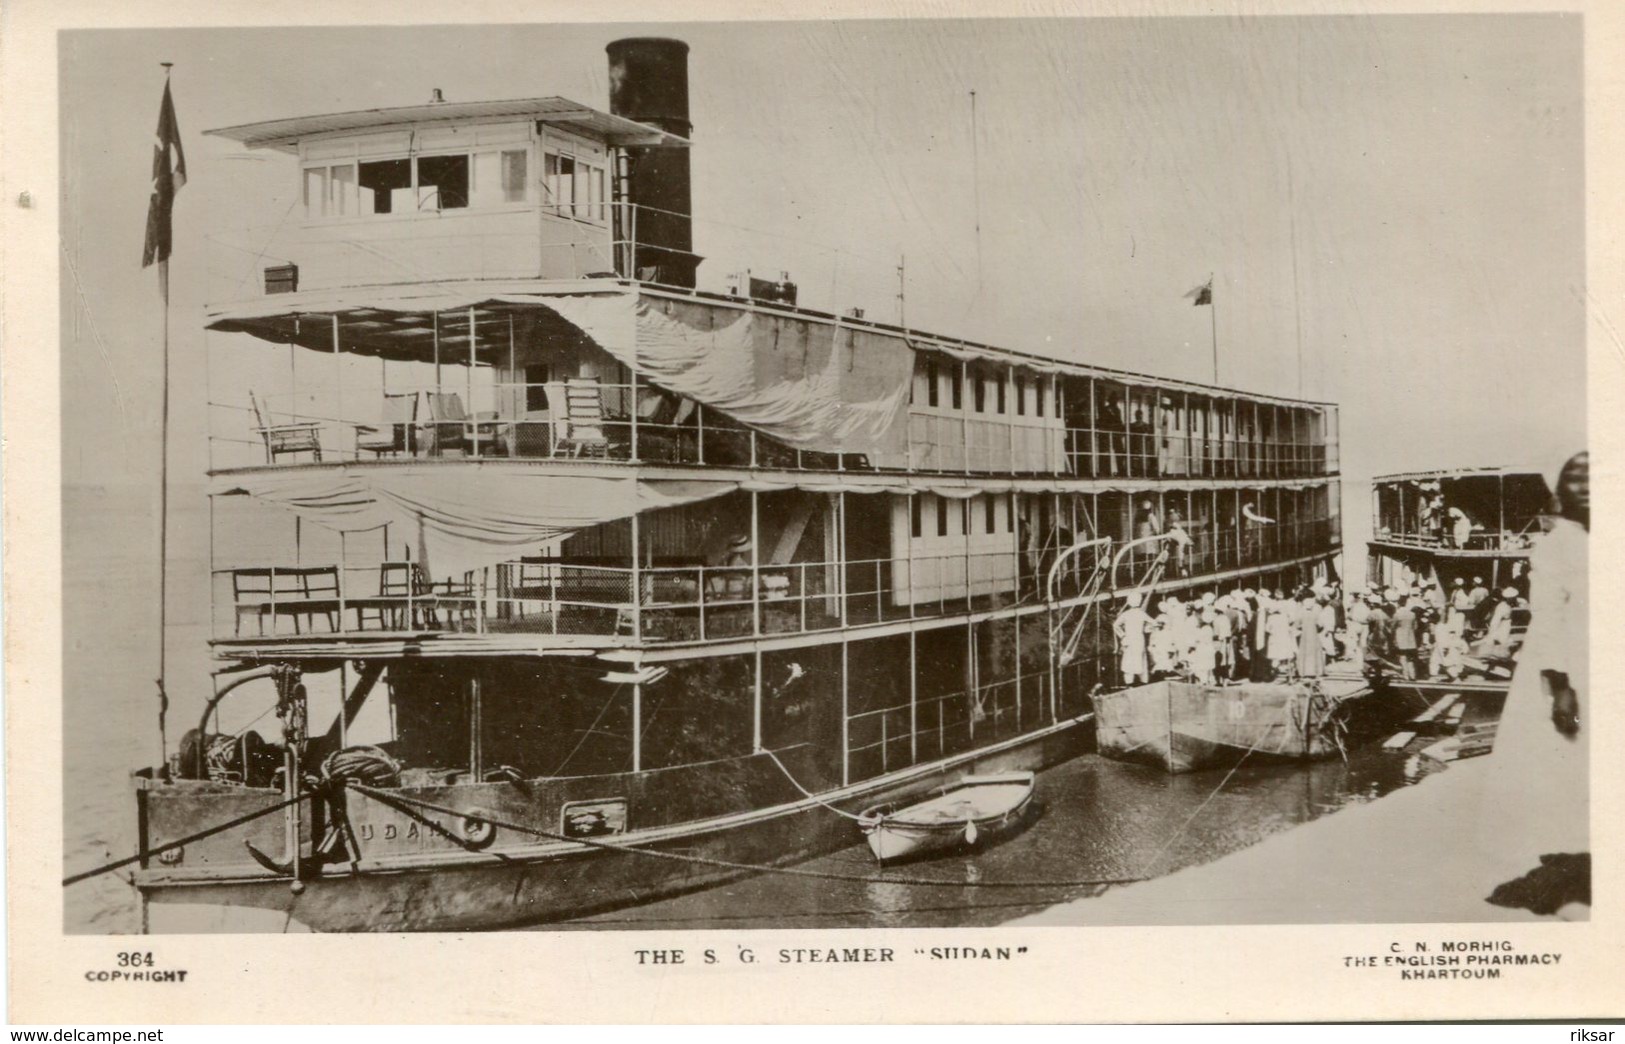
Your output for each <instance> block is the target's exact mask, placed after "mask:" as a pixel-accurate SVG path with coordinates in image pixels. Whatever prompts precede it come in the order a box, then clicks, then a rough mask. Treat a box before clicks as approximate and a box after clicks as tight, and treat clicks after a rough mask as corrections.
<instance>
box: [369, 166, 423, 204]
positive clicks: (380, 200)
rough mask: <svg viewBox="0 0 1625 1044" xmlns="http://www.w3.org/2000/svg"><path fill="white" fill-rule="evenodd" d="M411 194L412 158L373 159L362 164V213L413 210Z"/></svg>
mask: <svg viewBox="0 0 1625 1044" xmlns="http://www.w3.org/2000/svg"><path fill="white" fill-rule="evenodd" d="M411 195H412V161H411V160H409V159H387V160H372V161H370V162H367V163H363V164H361V213H362V214H400V213H406V212H408V211H410V210H413V209H415V207H414V206H412V205H411V204H410V201H411Z"/></svg>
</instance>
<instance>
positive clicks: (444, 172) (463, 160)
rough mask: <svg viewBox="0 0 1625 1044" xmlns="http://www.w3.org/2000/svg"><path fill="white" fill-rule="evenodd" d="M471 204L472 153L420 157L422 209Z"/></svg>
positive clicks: (449, 208)
mask: <svg viewBox="0 0 1625 1044" xmlns="http://www.w3.org/2000/svg"><path fill="white" fill-rule="evenodd" d="M466 206H468V156H467V154H466V153H465V154H459V155H456V156H419V157H418V197H417V209H419V210H458V209H461V208H463V207H466Z"/></svg>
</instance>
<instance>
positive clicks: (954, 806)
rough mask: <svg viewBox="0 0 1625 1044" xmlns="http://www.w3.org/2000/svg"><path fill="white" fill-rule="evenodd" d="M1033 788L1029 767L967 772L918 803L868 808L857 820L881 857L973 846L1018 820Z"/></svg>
mask: <svg viewBox="0 0 1625 1044" xmlns="http://www.w3.org/2000/svg"><path fill="white" fill-rule="evenodd" d="M1033 790H1034V783H1033V774H1032V773H1031V772H1001V773H998V774H995V775H987V776H966V777H965V778H964V779H961V780H960V781H959V782H957V783H953V784H950V785H949V786H946V787H943V788H942V790H941V792H940V793H938V794H936V795H935V796H934V797H930V798H927V799H926V800H925V801H921V802H919V803H918V804H914V805H908V806H906V807H903V808H898V807H897V806H896V805H877V806H875V807H873V808H870V809H867V810H866V811H864V812H863V813H862V814H861V815H859V816H858V825H859V826H860V827H861V828H862V829H863V833H864V836H865V838H866V839H867V840H868V842H869V850H870V851H871V852H873V853H874V854H875V859H877V860H878V861H880V862H882V863H887V862H893V861H896V860H899V859H904V858H907V857H909V856H915V855H920V854H923V853H926V852H932V851H937V850H941V849H947V848H953V847H955V846H958V845H960V844H963V845H965V846H967V847H975V845H976V844H977V843H978V842H979V841H981V840H982V839H983V838H986V837H989V836H991V835H992V834H995V833H997V832H999V831H1001V830H1005V829H1008V828H1009V827H1011V826H1013V825H1015V824H1016V823H1019V822H1020V821H1021V817H1022V814H1023V813H1025V812H1026V810H1027V806H1028V805H1029V804H1030V803H1031V802H1032V799H1033Z"/></svg>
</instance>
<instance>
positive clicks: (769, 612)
mask: <svg viewBox="0 0 1625 1044" xmlns="http://www.w3.org/2000/svg"><path fill="white" fill-rule="evenodd" d="M1257 536H1258V538H1257V539H1250V538H1249V537H1247V536H1245V535H1238V534H1235V533H1223V534H1214V533H1211V532H1208V533H1201V532H1199V533H1198V534H1197V536H1196V537H1194V538H1193V540H1192V543H1191V544H1190V545H1189V546H1188V547H1183V548H1181V550H1180V552H1179V553H1178V554H1176V555H1175V556H1174V557H1173V558H1172V559H1170V561H1169V563H1168V565H1167V567H1166V572H1165V574H1164V576H1165V579H1168V580H1175V581H1178V580H1193V581H1199V580H1200V578H1201V577H1204V576H1209V575H1213V574H1218V573H1225V572H1229V571H1233V570H1236V569H1244V568H1252V567H1267V566H1268V565H1270V564H1272V563H1276V562H1283V563H1284V562H1291V561H1295V560H1298V559H1301V558H1303V557H1305V556H1309V555H1313V554H1316V553H1320V552H1325V551H1329V550H1331V547H1330V537H1331V529H1330V522H1329V521H1327V520H1315V521H1306V522H1303V523H1299V524H1295V525H1292V524H1285V525H1280V526H1275V527H1271V529H1270V530H1269V531H1268V532H1267V533H1262V534H1258V535H1257ZM1054 554H1055V548H1053V547H1045V548H1039V549H1026V550H1022V551H1020V552H1019V553H1018V552H1015V551H1014V550H1011V551H998V552H968V551H967V552H964V553H959V554H941V555H933V556H916V557H913V558H909V557H897V558H883V559H868V560H862V561H849V562H788V563H761V564H758V565H755V566H752V565H748V564H745V565H723V566H709V565H669V566H654V567H650V568H640V569H636V570H634V569H632V568H629V567H627V566H622V565H611V564H599V563H594V562H582V561H578V560H565V559H557V558H544V557H533V558H523V559H520V560H516V561H512V562H505V563H502V564H500V565H497V566H493V567H489V568H485V569H481V570H477V571H474V572H469V573H466V574H464V575H463V576H461V577H450V578H442V579H430V578H429V577H428V576H427V575H426V574H425V573H424V572H423V570H422V569H421V568H420V567H419V566H418V565H417V564H415V563H411V562H404V561H403V562H376V563H370V564H364V565H299V566H251V567H239V568H228V569H218V570H216V571H215V573H214V583H215V592H214V593H215V598H214V605H215V608H216V619H215V634H216V636H217V637H219V638H222V639H235V640H259V639H265V638H276V639H288V638H300V637H306V636H317V637H319V636H322V635H344V634H369V633H370V634H386V633H399V634H404V633H422V632H454V633H467V634H540V635H552V636H562V635H589V636H599V637H608V636H617V637H623V638H629V639H634V640H637V641H641V642H654V643H661V642H685V641H720V640H727V639H734V638H744V637H754V636H761V635H779V634H800V633H812V632H819V631H832V630H837V629H840V628H843V627H849V626H856V625H860V624H871V623H884V622H888V621H895V620H910V619H921V618H930V617H941V616H950V615H957V614H962V613H967V612H977V611H985V610H990V609H998V608H1003V607H1008V606H1012V605H1015V604H1017V603H1032V602H1036V601H1038V600H1039V599H1040V598H1041V597H1042V594H1041V592H1040V590H1039V584H1040V578H1042V577H1044V576H1045V575H1047V572H1048V568H1049V564H1050V562H1051V561H1053V559H1054ZM1151 561H1152V556H1151V555H1149V554H1147V555H1141V556H1128V557H1126V558H1125V559H1124V560H1123V561H1122V562H1121V563H1119V565H1118V570H1117V574H1116V575H1115V576H1113V577H1111V578H1110V581H1109V586H1110V587H1112V588H1114V589H1118V590H1123V589H1128V588H1132V587H1134V586H1135V585H1137V584H1139V583H1142V582H1143V581H1144V578H1145V576H1146V573H1147V571H1148V569H1149V566H1150V564H1151ZM1094 568H1095V562H1094V559H1092V558H1091V559H1089V560H1088V561H1085V560H1084V559H1083V557H1082V556H1076V557H1074V558H1072V559H1070V560H1069V564H1068V568H1066V569H1065V570H1064V571H1063V575H1061V576H1060V577H1059V582H1058V585H1057V593H1058V596H1059V597H1060V598H1063V599H1064V598H1068V597H1072V596H1075V595H1077V594H1079V593H1080V592H1081V591H1083V590H1084V588H1085V586H1086V585H1087V583H1088V580H1089V578H1090V576H1091V575H1092V573H1093V570H1094Z"/></svg>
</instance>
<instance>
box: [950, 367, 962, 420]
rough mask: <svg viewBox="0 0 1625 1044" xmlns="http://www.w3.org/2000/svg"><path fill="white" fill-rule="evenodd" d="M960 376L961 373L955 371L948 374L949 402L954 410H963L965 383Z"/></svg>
mask: <svg viewBox="0 0 1625 1044" xmlns="http://www.w3.org/2000/svg"><path fill="white" fill-rule="evenodd" d="M962 376H963V374H962V373H961V371H960V370H957V369H956V370H953V371H951V372H950V373H949V374H948V392H949V401H950V402H951V403H952V404H953V408H954V409H956V410H962V409H964V408H965V389H964V383H965V382H964V381H963V380H962V379H961V377H962Z"/></svg>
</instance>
